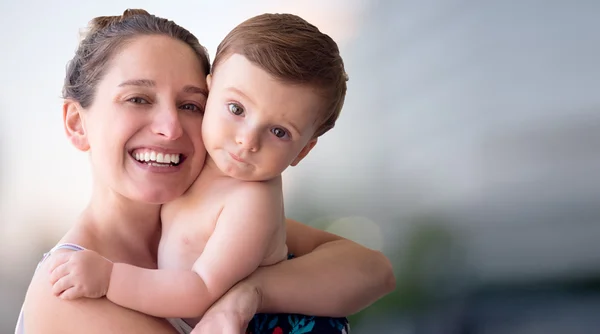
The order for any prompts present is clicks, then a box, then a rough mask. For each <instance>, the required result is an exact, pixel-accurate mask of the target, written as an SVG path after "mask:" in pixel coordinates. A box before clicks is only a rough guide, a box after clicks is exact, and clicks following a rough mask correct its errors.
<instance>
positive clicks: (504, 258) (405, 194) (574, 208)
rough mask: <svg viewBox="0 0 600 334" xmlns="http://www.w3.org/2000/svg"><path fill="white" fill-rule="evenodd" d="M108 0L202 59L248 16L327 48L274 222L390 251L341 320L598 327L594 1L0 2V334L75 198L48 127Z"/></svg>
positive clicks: (54, 132) (67, 153) (82, 182)
mask: <svg viewBox="0 0 600 334" xmlns="http://www.w3.org/2000/svg"><path fill="white" fill-rule="evenodd" d="M128 7H129V8H137V7H140V8H145V9H147V10H148V11H150V12H151V13H154V14H157V15H159V16H163V17H167V18H170V19H172V20H174V21H175V22H177V23H179V24H180V25H182V26H184V27H186V28H188V29H189V30H191V31H192V32H193V33H195V34H196V35H197V36H198V37H199V39H200V41H201V42H202V43H203V44H204V45H205V46H206V47H207V48H208V50H209V52H210V54H211V57H212V56H214V52H215V50H216V47H217V45H218V43H219V42H220V40H221V39H222V38H223V37H224V36H225V35H226V34H227V32H228V31H229V30H230V29H232V28H233V27H234V26H235V25H237V24H238V23H240V22H241V21H243V20H244V19H246V18H249V17H251V16H254V15H257V14H261V13H264V12H291V13H295V14H298V15H300V16H303V17H304V18H305V19H307V20H308V21H310V22H312V23H314V24H315V25H317V26H318V27H319V28H321V30H322V31H324V32H326V33H328V34H330V35H331V36H332V37H333V38H334V39H335V40H336V41H338V43H339V45H340V48H341V51H342V55H343V57H344V59H345V63H346V68H347V72H348V74H349V76H350V81H349V83H348V84H349V89H348V97H347V100H346V101H347V102H346V104H345V107H344V110H343V112H342V116H341V118H340V120H339V122H338V124H337V126H336V128H335V129H334V130H333V131H331V132H330V133H328V134H326V135H325V136H324V137H323V138H321V139H320V141H319V145H318V146H317V147H316V149H315V150H313V152H311V154H310V155H309V156H308V157H307V158H306V159H305V160H304V161H303V163H302V164H300V165H299V166H298V167H295V168H292V169H290V170H289V171H288V172H286V174H285V193H286V207H287V212H288V215H289V216H290V217H291V218H295V219H298V220H300V221H303V222H306V223H308V224H311V225H312V226H317V227H319V228H322V229H326V230H328V231H331V232H334V233H337V234H340V235H342V236H345V237H347V238H350V239H352V240H355V241H357V242H359V243H361V244H363V245H365V246H367V247H370V248H373V249H378V250H381V251H383V252H384V253H385V254H386V255H387V256H388V257H389V258H390V259H391V260H392V262H393V265H394V270H395V273H396V275H397V289H396V291H394V292H393V293H392V294H390V295H388V296H386V297H385V298H383V299H381V300H380V301H378V302H377V303H375V304H374V305H372V306H371V307H369V308H367V309H365V310H364V311H362V312H360V313H358V314H356V315H354V316H352V317H351V326H352V332H353V333H398V334H404V333H407V334H408V333H421V334H438V333H440V334H442V333H444V334H445V333H451V334H454V333H456V334H479V333H482V334H483V333H485V334H495V333H502V334H504V333H516V334H520V333H527V334H535V333H545V334H554V333H569V334H573V333H592V332H596V331H597V330H598V328H600V317H598V316H597V313H598V310H599V309H600V245H599V244H598V242H599V241H600V178H599V177H598V176H597V173H598V171H599V170H600V155H599V154H598V148H599V147H600V93H599V92H598V88H599V87H600V68H599V65H598V59H600V21H599V20H597V18H598V14H600V2H597V1H593V0H588V1H586V0H578V1H566V0H563V1H560V0H556V1H542V0H537V1H536V0H523V1H500V0H496V1H473V0H464V1H461V0H424V1H415V0H413V1H396V2H392V1H385V0H381V1H376V0H373V1H361V0H343V1H342V0H329V1H312V0H311V1H309V0H304V1H253V2H247V1H241V0H240V1H218V2H217V1H210V2H209V1H184V0H171V1H168V2H162V1H157V0H145V1H127V2H125V1H116V0H106V1H104V2H103V3H100V2H92V1H82V0H78V1H74V0H65V1H60V2H59V1H56V0H54V1H41V0H40V1H32V0H29V1H27V0H26V1H21V2H17V1H8V0H3V1H2V2H0V13H1V14H2V17H3V19H2V20H1V21H0V55H1V57H2V58H1V61H0V76H1V79H2V80H0V282H1V286H0V300H2V303H1V305H0V332H2V333H9V332H11V331H13V330H14V329H13V328H14V324H15V322H16V319H17V315H18V312H19V308H20V305H21V303H22V301H23V298H24V294H25V290H26V288H27V285H28V284H29V280H30V278H31V275H32V272H33V270H34V268H35V264H36V263H37V261H38V260H39V258H40V256H41V254H42V253H43V252H44V251H47V250H48V249H49V248H51V247H52V246H53V245H54V244H55V243H56V242H57V240H58V239H59V238H60V237H61V236H62V234H63V233H64V232H65V231H66V230H67V229H68V228H69V226H70V225H71V223H72V222H73V220H74V218H75V217H76V215H77V214H78V213H79V212H80V210H82V208H83V207H84V205H85V204H86V203H87V200H88V196H89V192H90V172H89V167H88V161H87V157H86V156H85V154H81V153H79V152H78V151H76V150H75V149H74V148H72V147H71V146H70V144H69V143H68V142H67V141H66V140H65V137H64V134H63V129H62V120H61V99H60V92H61V87H62V80H63V77H64V70H65V65H66V63H67V61H68V60H69V59H71V57H72V55H73V52H74V50H75V48H76V45H77V42H78V33H79V29H81V28H83V27H85V25H86V24H87V22H88V21H89V20H90V19H91V18H93V17H95V16H100V15H117V14H120V13H121V12H122V11H123V10H124V9H125V8H128ZM594 152H596V153H594Z"/></svg>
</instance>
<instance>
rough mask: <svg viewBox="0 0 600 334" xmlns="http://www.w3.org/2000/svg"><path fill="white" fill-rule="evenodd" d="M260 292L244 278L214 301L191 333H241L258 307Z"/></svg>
mask: <svg viewBox="0 0 600 334" xmlns="http://www.w3.org/2000/svg"><path fill="white" fill-rule="evenodd" d="M260 302H261V294H260V291H259V290H258V289H257V287H255V286H253V285H252V284H251V283H250V282H249V281H247V280H245V281H242V282H240V283H238V284H237V285H235V286H234V287H233V288H231V289H230V290H229V291H228V292H227V293H226V294H225V295H223V296H222V297H221V299H219V300H218V301H217V302H216V303H214V304H213V305H212V306H211V307H210V308H209V309H208V311H206V313H204V315H203V316H202V320H200V322H199V323H198V324H197V325H196V327H195V328H194V330H193V331H192V333H191V334H242V333H245V331H246V328H247V327H248V323H249V322H250V320H252V317H254V314H256V312H257V311H258V309H259V308H260Z"/></svg>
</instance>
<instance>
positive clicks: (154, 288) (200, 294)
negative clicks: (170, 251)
mask: <svg viewBox="0 0 600 334" xmlns="http://www.w3.org/2000/svg"><path fill="white" fill-rule="evenodd" d="M281 197H282V196H281V190H279V189H276V188H275V187H273V186H272V185H271V184H269V183H258V182H256V183H255V182H249V183H244V184H242V185H241V186H240V187H239V188H238V189H236V190H235V191H233V192H232V193H231V194H230V195H228V199H227V201H226V203H225V206H224V207H223V209H222V211H221V214H220V215H219V217H218V220H217V223H216V226H215V230H214V232H213V234H212V235H211V237H210V239H209V240H208V242H207V243H206V246H205V248H204V251H203V252H202V255H201V256H200V257H199V258H198V259H197V260H196V262H195V263H194V266H193V268H192V270H191V271H188V270H149V269H143V268H138V267H134V266H131V265H128V264H124V263H115V264H114V266H113V269H112V273H111V275H110V285H109V288H108V292H107V294H106V296H107V298H108V299H109V300H111V301H112V302H114V303H116V304H118V305H121V306H124V307H127V308H130V309H133V310H136V311H139V312H142V313H146V314H149V315H153V316H156V317H181V318H192V317H199V316H201V315H202V314H204V312H205V311H206V310H207V309H208V308H209V307H210V306H211V305H212V304H213V303H214V302H215V301H217V300H218V299H219V298H220V297H221V296H222V295H223V294H224V293H225V292H227V290H229V289H230V288H231V287H232V286H233V285H235V284H236V283H237V282H238V281H240V280H242V279H244V278H245V277H247V276H248V275H250V274H251V273H252V272H254V270H256V269H257V268H258V266H259V265H260V264H261V262H262V260H263V259H264V258H265V256H266V255H267V252H268V251H269V250H270V246H271V244H272V237H273V235H274V234H275V233H276V232H277V230H278V229H280V228H283V222H282V217H283V212H282V210H283V199H282V198H281Z"/></svg>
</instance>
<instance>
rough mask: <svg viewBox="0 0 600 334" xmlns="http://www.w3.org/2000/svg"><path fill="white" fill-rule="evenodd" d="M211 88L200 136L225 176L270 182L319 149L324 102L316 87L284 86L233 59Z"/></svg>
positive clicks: (220, 70)
mask: <svg viewBox="0 0 600 334" xmlns="http://www.w3.org/2000/svg"><path fill="white" fill-rule="evenodd" d="M209 89H210V94H209V97H208V102H207V105H206V110H205V114H204V120H203V124H202V136H203V139H204V144H205V145H206V150H207V152H208V154H209V155H210V156H211V158H212V159H213V160H214V162H215V163H216V165H217V166H218V167H219V169H221V170H222V171H223V172H224V173H225V174H227V175H229V176H231V177H234V178H238V179H241V180H247V181H264V180H269V179H272V178H274V177H276V176H278V175H280V174H281V173H282V172H283V171H284V170H285V169H286V168H287V167H288V166H289V165H295V164H297V163H298V162H299V161H300V160H302V158H304V156H306V154H308V152H309V151H310V150H311V149H312V147H313V146H314V145H315V144H316V139H315V138H313V135H314V133H315V130H316V127H317V125H318V124H317V120H318V115H319V109H320V108H322V99H321V97H320V96H319V95H318V94H317V92H316V91H315V89H314V88H312V87H308V86H304V85H292V84H287V83H283V82H281V81H279V80H277V79H275V78H274V77H272V76H271V75H270V74H268V73H267V72H266V71H264V70H262V69H261V68H260V67H258V66H256V65H254V64H253V63H251V62H250V61H248V60H247V59H246V58H245V57H244V56H241V55H238V54H233V55H231V56H230V57H229V58H227V59H226V60H225V61H223V62H221V63H220V64H219V66H218V68H217V69H216V72H215V74H214V77H212V78H209Z"/></svg>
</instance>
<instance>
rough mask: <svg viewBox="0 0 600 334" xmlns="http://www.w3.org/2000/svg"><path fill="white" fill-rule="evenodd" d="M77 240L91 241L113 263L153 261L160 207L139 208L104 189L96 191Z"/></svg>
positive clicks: (135, 203)
mask: <svg viewBox="0 0 600 334" xmlns="http://www.w3.org/2000/svg"><path fill="white" fill-rule="evenodd" d="M80 223H81V229H77V230H78V231H79V232H78V233H77V235H79V236H80V237H77V239H80V238H81V239H83V240H92V241H90V243H91V244H92V245H93V246H94V247H95V248H96V249H95V250H97V251H98V252H101V253H102V255H104V256H106V257H107V258H109V259H111V260H113V261H118V262H121V261H124V262H130V263H131V262H140V261H143V262H145V261H146V260H147V258H148V256H150V257H152V258H153V260H155V259H156V252H157V248H158V241H159V239H160V205H157V204H142V203H139V202H135V201H132V200H130V199H127V198H125V197H123V196H121V195H119V194H116V193H114V192H113V191H111V190H108V189H106V188H104V189H98V188H95V189H94V190H93V192H92V198H91V201H90V203H89V205H88V206H87V208H86V209H85V210H84V211H83V213H82V216H81V218H80Z"/></svg>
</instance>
